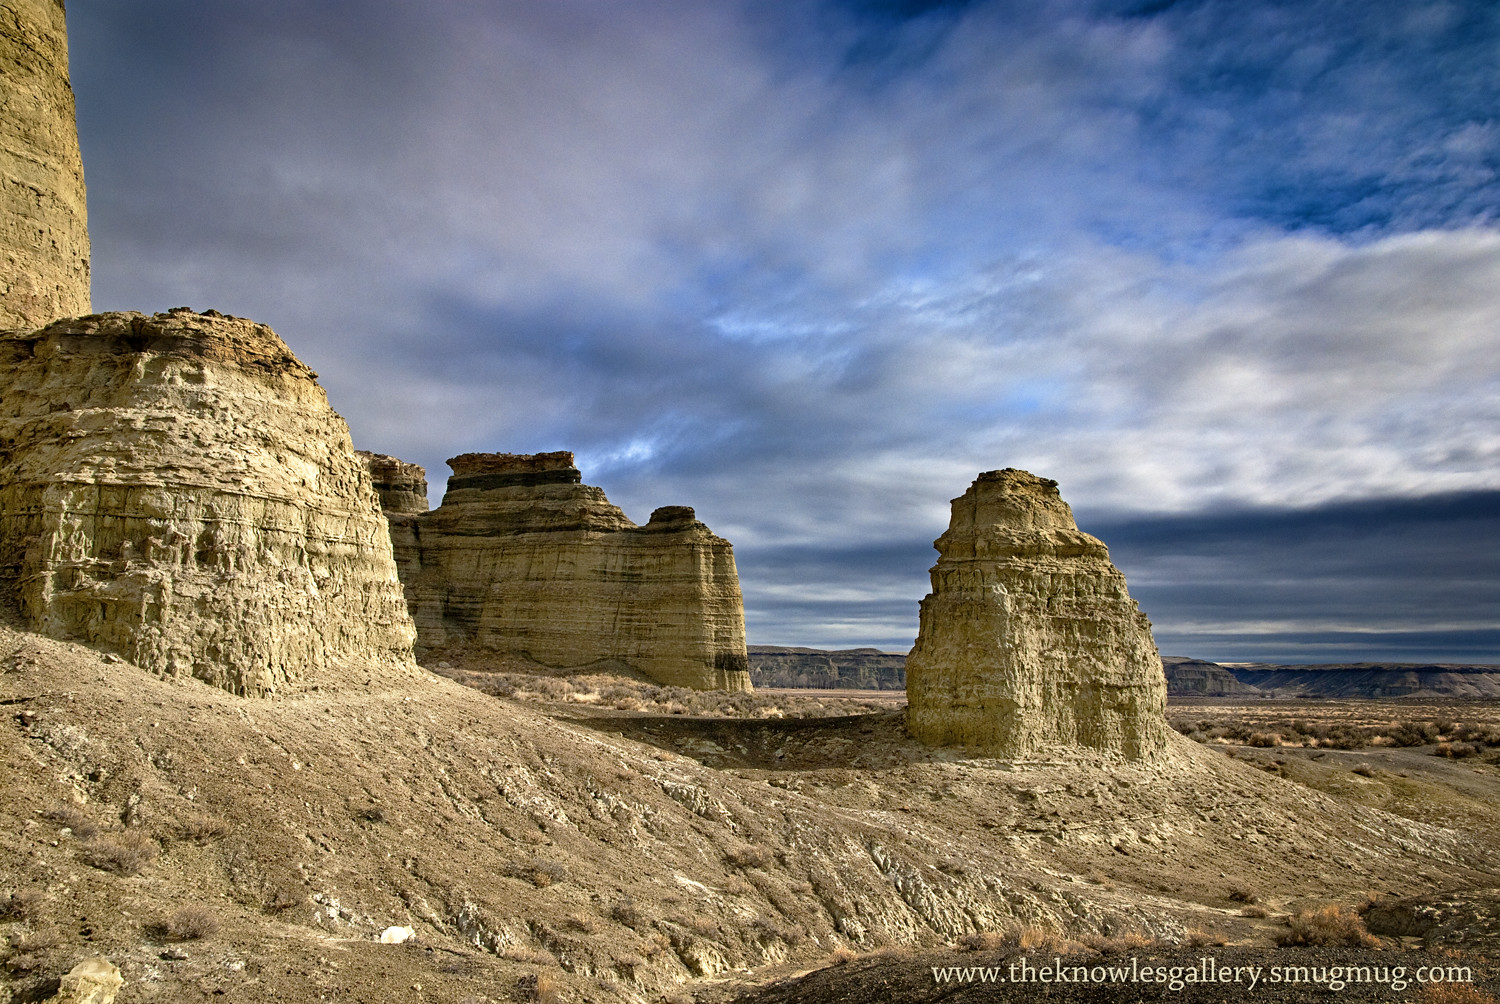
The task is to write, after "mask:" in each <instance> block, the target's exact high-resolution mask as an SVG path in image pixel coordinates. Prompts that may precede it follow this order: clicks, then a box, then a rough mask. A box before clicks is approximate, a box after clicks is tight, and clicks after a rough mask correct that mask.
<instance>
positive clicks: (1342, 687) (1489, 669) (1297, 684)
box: [748, 645, 1500, 698]
mask: <svg viewBox="0 0 1500 1004" xmlns="http://www.w3.org/2000/svg"><path fill="white" fill-rule="evenodd" d="M748 650H749V653H750V679H751V681H752V682H753V683H754V684H755V686H757V687H807V688H811V689H817V690H902V689H905V687H906V656H904V655H901V654H900V653H897V652H882V651H880V650H878V649H873V648H851V649H843V650H840V651H826V650H823V649H816V648H788V647H783V646H779V645H750V646H748ZM1161 661H1162V667H1163V668H1164V669H1165V670H1166V674H1167V693H1168V695H1170V696H1172V697H1259V696H1264V697H1357V698H1382V697H1423V696H1429V695H1430V696H1443V697H1475V698H1494V697H1500V666H1490V665H1473V666H1459V665H1446V664H1436V663H1349V664H1342V665H1326V666H1324V665H1305V666H1273V665H1269V664H1264V663H1254V664H1235V665H1228V666H1226V665H1221V664H1219V663H1217V662H1206V661H1204V660H1202V659H1191V658H1187V657H1185V656H1180V655H1164V656H1162V660H1161Z"/></svg>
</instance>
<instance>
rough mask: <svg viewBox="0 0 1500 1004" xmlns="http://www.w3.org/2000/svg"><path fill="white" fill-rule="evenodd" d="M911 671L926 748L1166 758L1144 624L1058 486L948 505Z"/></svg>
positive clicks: (915, 722) (1025, 477)
mask: <svg viewBox="0 0 1500 1004" xmlns="http://www.w3.org/2000/svg"><path fill="white" fill-rule="evenodd" d="M935 546H936V547H937V549H938V554H939V557H938V562H937V564H936V565H935V566H934V567H933V569H932V592H931V593H929V594H928V596H927V597H926V599H924V600H923V601H922V607H921V623H920V629H919V633H918V635H917V643H916V646H915V647H914V648H913V649H912V651H911V654H910V656H908V657H907V663H906V688H907V696H908V700H909V706H908V712H907V717H908V727H909V728H910V730H911V732H912V734H913V735H914V736H915V737H916V738H918V739H919V740H921V741H923V742H926V743H929V744H931V745H934V746H962V747H967V748H969V749H972V750H975V751H978V752H982V753H986V754H989V755H993V756H1003V757H1027V756H1031V755H1034V754H1036V753H1038V752H1040V751H1042V750H1043V749H1044V748H1047V747H1055V746H1083V747H1089V748H1092V749H1097V750H1104V751H1111V752H1114V753H1118V754H1121V755H1123V756H1125V757H1127V758H1130V759H1144V758H1149V757H1153V756H1156V755H1157V754H1159V753H1161V752H1162V751H1163V750H1164V749H1165V748H1166V742H1167V732H1168V727H1167V724H1166V718H1165V707H1166V680H1165V677H1164V676H1163V674H1162V665H1161V658H1160V656H1159V655H1158V654H1157V651H1156V645H1155V643H1154V642H1153V641H1152V638H1151V625H1150V622H1149V621H1147V620H1146V617H1145V615H1144V614H1142V613H1141V611H1140V608H1139V607H1137V606H1136V603H1135V601H1134V600H1132V599H1131V598H1130V595H1129V593H1128V592H1126V589H1125V577H1124V576H1123V575H1121V574H1120V572H1119V570H1118V569H1116V568H1115V566H1114V565H1113V564H1111V563H1110V560H1109V551H1108V549H1107V548H1105V546H1104V544H1103V543H1101V542H1100V541H1099V540H1098V539H1096V538H1094V537H1091V536H1089V535H1088V534H1086V533H1083V532H1081V531H1080V530H1079V529H1078V526H1077V524H1076V523H1075V522H1074V521H1073V513H1072V510H1071V509H1069V508H1068V504H1067V503H1066V502H1064V501H1063V500H1062V497H1061V496H1060V495H1059V494H1058V491H1057V482H1055V481H1049V480H1047V479H1045V478H1039V477H1036V476H1035V475H1032V474H1029V473H1027V472H1026V471H1018V470H1011V469H1006V470H1003V471H989V472H986V473H984V474H981V475H979V477H978V479H977V480H975V482H974V483H973V484H972V485H971V486H970V487H969V490H968V491H967V492H965V493H964V494H963V496H962V497H961V498H957V499H954V500H953V515H952V520H951V522H950V523H949V526H948V531H947V532H946V533H944V534H943V535H942V536H941V537H939V538H938V540H937V541H936V543H935Z"/></svg>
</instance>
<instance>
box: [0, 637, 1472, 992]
mask: <svg viewBox="0 0 1500 1004" xmlns="http://www.w3.org/2000/svg"><path fill="white" fill-rule="evenodd" d="M438 662H443V663H446V665H443V666H439V665H438V664H437V662H434V663H433V664H432V666H431V668H432V669H434V670H436V672H435V673H433V674H432V675H431V676H429V677H426V678H423V679H419V680H418V681H417V682H414V683H411V684H409V685H401V686H381V685H378V684H374V683H372V684H370V685H368V686H366V687H363V688H360V687H352V688H351V687H343V688H335V689H329V690H312V691H309V692H306V693H303V694H301V695H299V696H296V697H291V698H284V699H278V700H275V701H266V700H257V699H249V698H237V697H234V696H232V695H229V694H226V693H224V692H223V691H221V690H217V689H215V688H212V687H209V686H206V685H204V684H202V683H199V682H198V681H195V680H190V679H177V680H172V679H159V678H157V677H154V676H152V675H150V674H148V673H145V672H144V671H142V670H140V669H138V668H136V667H134V666H131V665H129V664H128V663H124V662H122V661H120V660H119V659H117V658H113V657H105V656H101V655H100V654H98V653H97V652H94V651H92V650H90V649H88V648H85V647H83V646H79V645H73V644H68V643H62V642H55V641H50V640H47V639H43V638H40V637H38V636H35V635H31V634H27V633H24V632H21V631H18V630H15V629H13V628H7V629H5V630H4V631H3V633H0V669H3V673H0V702H3V706H4V708H5V709H6V711H7V715H6V722H5V726H4V731H3V733H0V743H3V745H0V756H3V763H4V776H3V784H4V792H3V799H0V830H3V833H4V835H5V841H6V845H7V846H8V847H9V848H10V850H11V853H9V854H7V855H5V857H4V858H3V860H0V902H3V903H4V904H5V907H6V909H5V918H4V919H3V921H0V936H3V938H4V939H5V943H6V946H7V947H6V948H5V957H4V961H3V965H4V982H3V983H0V996H3V995H5V994H8V995H9V999H10V1000H11V1001H15V1002H20V1001H37V1000H45V999H47V997H48V995H49V994H50V993H52V992H53V991H54V990H55V989H56V986H57V979H58V977H59V976H60V975H61V974H62V973H64V972H66V971H67V970H68V969H69V968H71V966H72V965H74V964H75V963H76V962H77V961H78V960H79V959H82V958H85V957H88V956H91V955H95V954H99V955H104V956H105V957H107V958H109V959H111V960H112V961H113V962H115V963H116V964H118V965H119V966H120V967H121V969H122V971H123V973H124V975H125V978H126V984H125V986H124V988H123V989H122V991H121V995H120V997H119V998H118V999H119V1000H120V1001H122V1002H130V1001H183V1000H197V999H202V1000H220V999H224V1000H241V1001H322V1000H327V1001H370V1002H384V1001H424V1002H428V1001H430V1002H439V1001H441V1002H454V1004H459V1002H464V1004H478V1002H484V1001H542V1000H551V1001H588V1002H592V1001H617V1000H618V1001H662V1000H668V1001H689V1000H700V1001H704V1002H721V1001H730V1000H741V1001H745V1002H751V1001H755V1002H759V1001H767V1002H769V1001H813V1002H819V1001H830V1002H831V1001H842V1000H856V999H857V1000H869V999H887V1000H913V1001H926V1000H1002V999H1004V1000H1008V999H1013V998H1012V997H1007V996H1003V995H1004V994H1006V993H1023V992H1024V994H1029V993H1032V992H1034V991H1035V990H1036V987H1034V986H1024V985H1016V986H1004V987H999V986H995V985H987V986H974V987H956V986H954V985H951V984H947V985H939V984H937V983H936V982H935V981H934V979H933V977H932V975H931V971H930V967H931V966H933V965H939V966H946V965H990V964H995V962H994V960H998V961H1006V960H1014V959H1018V958H1022V957H1025V958H1029V959H1032V960H1033V961H1035V960H1036V959H1039V958H1041V957H1042V955H1043V954H1046V953H1048V952H1052V953H1054V954H1058V955H1059V957H1062V955H1064V954H1065V955H1066V956H1067V957H1068V958H1075V957H1076V958H1078V959H1095V960H1102V959H1111V958H1137V959H1139V960H1145V959H1147V958H1160V959H1172V958H1197V957H1199V956H1206V955H1213V954H1214V953H1218V958H1219V959H1220V961H1221V962H1222V961H1223V960H1225V959H1229V958H1234V959H1240V960H1244V959H1260V960H1262V962H1265V963H1266V964H1274V960H1277V959H1289V958H1303V957H1311V958H1314V959H1317V958H1324V959H1325V960H1326V959H1327V958H1334V959H1341V958H1354V957H1359V958H1364V957H1370V958H1374V959H1377V960H1378V961H1381V962H1383V963H1389V962H1390V960H1404V961H1403V962H1402V964H1405V965H1407V966H1409V967H1415V966H1418V965H1422V964H1425V963H1429V962H1431V961H1433V960H1449V959H1457V960H1459V961H1460V962H1461V963H1462V964H1465V965H1469V966H1471V967H1472V969H1473V975H1474V978H1475V980H1476V981H1477V983H1476V985H1477V987H1478V988H1479V991H1483V992H1492V991H1494V990H1495V989H1497V987H1496V985H1495V983H1494V981H1493V980H1492V978H1491V975H1490V974H1491V970H1490V968H1489V966H1488V963H1487V960H1488V953H1489V952H1490V951H1492V949H1493V945H1494V942H1493V933H1492V926H1493V922H1494V910H1493V909H1492V907H1493V904H1494V903H1495V900H1496V896H1497V894H1496V893H1495V892H1494V890H1495V889H1496V888H1497V887H1500V880H1497V879H1500V854H1497V852H1496V850H1497V848H1500V839H1497V838H1500V826H1497V824H1500V810H1497V809H1496V806H1497V805H1500V797H1497V796H1500V767H1497V766H1496V764H1495V763H1493V762H1492V760H1493V759H1494V757H1493V755H1492V754H1491V753H1490V752H1489V750H1488V749H1487V748H1483V747H1482V741H1481V744H1480V745H1481V748H1479V749H1477V750H1476V752H1474V753H1472V754H1470V755H1465V756H1460V757H1457V758H1455V757H1453V756H1451V755H1450V756H1441V755H1434V754H1435V753H1437V751H1438V750H1439V748H1440V737H1438V740H1439V741H1434V742H1431V743H1427V744H1425V745H1421V746H1406V747H1393V746H1389V745H1384V744H1383V742H1382V743H1378V744H1375V745H1367V746H1364V747H1362V748H1355V749H1335V748H1329V747H1326V746H1322V745H1297V746H1288V745H1274V746H1273V745H1259V746H1251V745H1247V744H1246V743H1244V742H1237V741H1234V740H1232V739H1229V738H1227V737H1223V736H1221V737H1218V738H1209V737H1208V736H1207V734H1206V733H1205V730H1204V729H1202V728H1200V727H1199V726H1200V725H1202V724H1204V723H1208V725H1209V728H1208V730H1207V732H1213V731H1214V730H1215V729H1220V728H1227V729H1230V730H1231V731H1232V730H1233V729H1234V728H1235V727H1236V726H1245V725H1251V726H1254V727H1255V731H1257V732H1262V733H1263V732H1264V730H1265V727H1266V726H1268V724H1269V723H1271V722H1272V721H1273V720H1276V719H1277V716H1284V717H1285V718H1286V720H1287V721H1288V722H1290V721H1292V720H1306V722H1305V724H1308V725H1312V724H1313V723H1314V721H1315V720H1316V721H1327V722H1329V723H1333V722H1359V723H1363V724H1365V725H1380V726H1381V727H1382V728H1385V727H1387V726H1388V725H1389V723H1393V722H1406V721H1409V720H1413V721H1419V722H1424V723H1425V722H1429V721H1431V720H1438V721H1440V723H1441V724H1443V725H1445V726H1450V728H1452V729H1460V724H1461V723H1462V724H1463V725H1467V724H1468V723H1470V722H1475V723H1478V722H1481V721H1482V722H1485V723H1488V722H1490V721H1493V720H1494V717H1495V716H1494V713H1493V712H1492V711H1490V710H1489V709H1485V708H1483V707H1482V706H1474V707H1452V706H1439V705H1412V706H1410V707H1400V708H1398V707H1397V706H1396V705H1395V704H1393V703H1392V702H1365V703H1359V702H1352V703H1350V702H1345V703H1340V704H1336V703H1334V702H1308V701H1295V702H1281V703H1280V704H1278V703H1277V702H1268V701H1264V700H1259V701H1252V702H1241V703H1234V702H1226V701H1207V700H1203V701H1198V702H1188V703H1185V704H1178V705H1174V706H1173V707H1172V708H1171V709H1170V715H1171V717H1172V718H1173V719H1174V722H1175V723H1176V724H1178V725H1179V726H1180V727H1184V728H1187V729H1189V730H1190V731H1194V732H1198V733H1200V736H1199V738H1200V739H1205V740H1206V741H1201V742H1198V741H1193V740H1190V739H1188V738H1186V737H1185V736H1178V737H1176V738H1174V741H1173V745H1172V756H1171V757H1170V758H1169V759H1168V760H1167V761H1164V762H1162V763H1157V764H1146V765H1142V764H1130V763H1125V762H1121V761H1112V760H1109V759H1107V758H1101V759H1099V760H1097V762H1096V761H1094V760H1090V759H1089V758H1088V757H1086V756H1081V755H1079V754H1077V753H1076V752H1075V753H1073V754H1071V755H1070V757H1069V758H1068V759H1057V760H1048V759H1045V758H1042V759H1039V760H1037V761H1033V762H1003V761H997V760H986V759H981V758H968V757H966V756H964V755H963V753H962V751H942V750H931V749H926V748H924V747H921V746H919V745H917V744H915V743H914V742H912V741H911V740H910V739H909V738H908V737H907V736H906V734H905V731H904V728H903V724H902V712H901V707H900V701H899V698H895V699H893V697H892V695H891V694H890V693H889V692H876V693H860V692H849V691H839V692H837V693H807V692H785V691H782V692H762V693H757V694H753V695H728V696H724V695H717V696H716V695H710V694H703V693H695V692H691V691H682V690H677V689H676V688H662V687H658V686H655V685H653V684H650V683H649V682H646V681H643V680H640V679H633V678H631V677H630V676H629V675H628V674H620V673H610V672H602V671H601V672H598V673H593V674H587V675H582V676H576V675H575V676H567V675H561V674H556V673H548V672H545V671H541V669H540V667H535V666H526V665H524V664H519V663H516V662H514V661H512V662H510V663H506V664H502V665H491V666H489V667H488V668H487V669H479V668H476V663H475V661H474V660H466V659H465V658H464V657H463V656H462V655H458V656H451V657H449V658H446V659H441V660H438ZM607 668H608V667H602V669H607ZM440 674H441V675H440ZM460 680H463V681H465V682H469V683H474V684H478V685H479V687H483V688H485V690H489V691H492V692H491V693H486V692H485V690H482V689H479V687H476V686H465V685H463V683H460V682H459V681H460ZM500 695H504V696H500ZM1450 723H1451V724H1450ZM1389 727H1390V728H1392V729H1393V728H1394V727H1395V726H1393V725H1390V726H1389ZM1287 731H1290V729H1288V730H1287ZM1466 734H1467V733H1466ZM1256 741H1257V742H1265V741H1266V740H1265V739H1264V738H1258V739H1256ZM1308 741H1309V742H1311V741H1312V740H1308ZM1470 745H1475V744H1470ZM1449 752H1450V753H1451V750H1450V751H1449ZM1329 906H1333V907H1335V908H1337V909H1338V910H1339V911H1341V912H1342V914H1343V915H1346V916H1354V915H1356V914H1358V913H1359V912H1361V911H1362V914H1363V917H1364V919H1365V922H1366V926H1367V927H1368V931H1369V932H1371V933H1369V934H1366V933H1364V932H1363V931H1362V930H1361V931H1360V932H1359V933H1358V934H1357V935H1348V936H1347V937H1346V934H1347V932H1345V933H1338V934H1336V936H1334V937H1333V939H1332V940H1334V941H1336V942H1337V943H1336V944H1332V945H1322V946H1319V945H1313V946H1310V947H1308V946H1303V947H1285V948H1283V947H1277V943H1278V941H1282V940H1286V939H1287V937H1288V936H1289V933H1290V932H1291V930H1292V928H1291V927H1289V918H1294V917H1296V916H1297V915H1298V914H1304V915H1306V912H1307V911H1311V910H1314V909H1317V908H1323V907H1329ZM393 927H395V928H410V929H411V931H412V935H413V936H412V937H411V939H410V940H409V941H407V942H406V943H404V944H381V943H380V941H379V938H380V936H381V934H382V933H383V932H384V931H386V930H387V929H389V928H393ZM1316 938H1317V936H1316V932H1314V940H1316ZM1351 939H1352V941H1353V943H1352V944H1351V943H1349V942H1350V940H1351ZM1361 943H1363V944H1364V945H1365V947H1360V944H1361ZM1377 943H1378V944H1379V946H1380V947H1379V948H1374V947H1369V946H1373V945H1375V944H1377ZM1309 953H1310V954H1309ZM955 960H957V961H955ZM983 960H991V961H983ZM1267 960H1270V961H1267ZM1090 964H1092V963H1090ZM1335 964H1343V963H1335ZM880 987H886V988H887V990H885V991H880V993H883V994H884V996H883V997H875V998H872V997H871V994H872V993H875V992H876V991H877V989H878V988H880ZM1463 989H1467V990H1470V991H1473V992H1479V991H1475V990H1474V988H1473V987H1466V988H1463ZM1377 990H1381V988H1372V987H1370V986H1362V987H1354V986H1351V987H1349V988H1347V989H1345V990H1343V991H1341V992H1340V996H1341V997H1342V998H1346V999H1350V1000H1362V999H1372V1000H1373V999H1382V1000H1383V999H1392V1000H1395V999H1401V1000H1404V999H1436V998H1432V997H1431V991H1430V989H1428V988H1424V987H1418V986H1415V985H1413V986H1411V987H1408V988H1406V989H1405V990H1404V991H1401V992H1397V991H1394V990H1391V989H1390V988H1389V987H1385V988H1384V989H1383V990H1381V992H1383V993H1384V994H1385V995H1386V996H1378V995H1377V996H1363V997H1362V996H1359V995H1360V994H1372V993H1375V992H1376V991H1377ZM1450 990H1452V988H1450ZM1115 992H1122V993H1135V994H1139V995H1142V996H1139V997H1122V998H1120V999H1184V1000H1190V999H1216V998H1212V997H1203V996H1201V995H1200V996H1198V997H1196V998H1195V997H1193V996H1192V995H1191V994H1183V993H1175V992H1173V991H1168V990H1166V989H1165V988H1149V987H1143V986H1132V987H1129V988H1118V987H1116V988H1106V987H1097V986H1096V987H1084V988H1081V989H1080V988H1077V987H1073V988H1067V987H1062V986H1058V987H1051V988H1050V989H1049V990H1048V993H1049V995H1050V999H1057V1000H1073V999H1078V1000H1083V999H1104V997H1105V996H1108V995H1109V994H1110V993H1115ZM1268 992H1270V991H1269V990H1268V989H1267V988H1265V987H1262V988H1261V989H1259V990H1257V991H1256V993H1258V994H1260V993H1268ZM1277 992H1278V993H1280V995H1281V996H1280V997H1279V998H1278V997H1273V998H1272V999H1287V1000H1291V999H1313V998H1314V997H1316V996H1318V994H1322V995H1327V994H1328V993H1330V992H1331V991H1328V990H1326V989H1318V990H1316V992H1314V991H1313V989H1312V988H1308V987H1294V988H1289V987H1281V988H1279V989H1278V991H1277ZM1085 993H1086V994H1091V995H1094V996H1076V994H1085ZM1153 993H1156V994H1158V996H1157V997H1153V996H1151V994H1153ZM1422 993H1426V994H1428V997H1426V998H1423V997H1420V996H1418V995H1419V994H1422ZM984 994H989V995H990V996H984ZM1069 994H1075V996H1068V995H1069ZM1174 994H1175V995H1174ZM1288 994H1290V996H1288ZM1299 994H1311V996H1307V997H1305V998H1304V997H1302V996H1298V995H1299ZM996 995H1000V996H996ZM1100 995H1103V996H1100ZM1161 995H1165V996H1161ZM1014 999H1022V997H1015V998H1014ZM1025 999H1030V998H1025ZM1225 999H1228V998H1225ZM1236 999H1243V998H1236ZM1319 999H1321V998H1319ZM1452 999H1458V998H1452ZM1468 999H1474V1000H1483V999H1485V998H1482V997H1476V998H1468Z"/></svg>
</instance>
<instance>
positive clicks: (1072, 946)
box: [954, 926, 1154, 955]
mask: <svg viewBox="0 0 1500 1004" xmlns="http://www.w3.org/2000/svg"><path fill="white" fill-rule="evenodd" d="M1097 940H1099V941H1101V942H1108V941H1109V939H1106V938H1100V939H1097ZM1150 943H1152V944H1154V942H1150ZM1110 944H1111V945H1113V942H1110ZM954 947H956V948H957V949H958V950H959V951H961V952H1000V953H1004V954H1007V955H1010V954H1015V953H1017V952H1031V953H1041V954H1054V955H1074V954H1077V953H1079V952H1084V951H1088V950H1089V947H1090V946H1088V945H1085V944H1084V943H1082V942H1078V941H1073V940H1072V939H1069V938H1064V937H1062V936H1061V935H1059V934H1057V933H1056V932H1054V931H1050V930H1048V929H1047V928H1045V927H1030V926H1028V927H1017V928H1012V929H1010V930H1008V931H977V932H975V933H973V934H966V935H964V936H963V937H961V938H959V939H958V943H957V944H956V945H955V946H954Z"/></svg>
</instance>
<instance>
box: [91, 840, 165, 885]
mask: <svg viewBox="0 0 1500 1004" xmlns="http://www.w3.org/2000/svg"><path fill="white" fill-rule="evenodd" d="M160 850H161V846H160V845H159V844H157V842H156V841H155V840H152V839H151V838H150V837H148V836H146V835H145V834H144V833H141V832H140V831H138V830H126V831H125V832H124V833H119V834H106V835H104V836H101V837H98V838H96V839H94V840H91V841H89V843H88V844H87V845H86V846H85V847H84V853H83V858H84V860H85V861H87V862H88V863H89V864H91V865H93V866H94V867H95V868H100V869H103V870H104V871H107V872H114V873H115V874H116V875H134V874H136V873H137V872H139V871H140V870H141V869H142V868H145V867H146V866H147V865H148V864H150V863H151V862H152V861H153V860H155V858H156V855H157V853H158V852H159V851H160Z"/></svg>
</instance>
